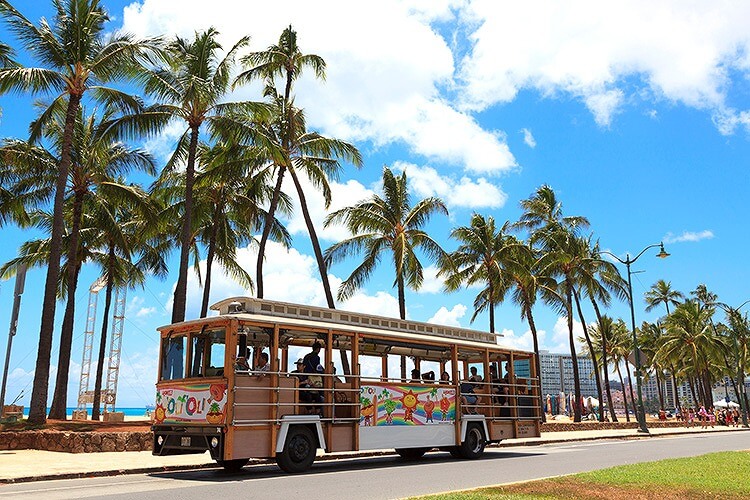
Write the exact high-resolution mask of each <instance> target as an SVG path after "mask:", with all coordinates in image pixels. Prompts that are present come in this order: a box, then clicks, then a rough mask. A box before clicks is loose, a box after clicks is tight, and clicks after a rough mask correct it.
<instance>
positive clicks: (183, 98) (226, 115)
mask: <svg viewBox="0 0 750 500" xmlns="http://www.w3.org/2000/svg"><path fill="white" fill-rule="evenodd" d="M218 36H219V33H218V31H216V30H215V29H214V28H209V29H207V30H206V31H203V32H200V33H198V32H196V33H195V35H194V37H193V38H192V39H184V38H180V37H176V38H175V39H174V40H173V41H172V42H171V43H169V44H168V46H167V65H166V66H164V67H158V68H156V69H153V70H151V71H149V72H148V73H145V74H143V75H142V77H141V82H142V83H143V85H144V87H145V89H146V93H148V94H149V95H151V96H152V97H153V98H154V99H155V100H156V101H157V104H155V105H154V106H151V107H150V108H149V110H148V112H146V113H139V114H137V115H131V116H128V117H125V118H123V119H121V120H119V121H116V122H114V123H113V124H112V127H111V130H112V131H113V132H112V133H115V132H114V131H117V133H119V134H135V133H137V132H139V130H138V129H135V128H134V126H135V125H138V124H140V126H141V127H143V126H144V124H146V123H148V124H149V125H148V126H149V127H150V128H151V129H152V130H157V129H159V128H160V127H163V126H164V125H166V124H167V123H170V122H179V123H184V124H185V125H186V129H185V131H184V132H183V134H182V135H181V136H180V138H179V140H178V141H177V147H176V149H175V151H174V153H173V154H172V156H171V157H170V159H169V160H168V162H167V164H166V165H165V168H164V170H163V173H164V174H168V173H171V172H172V171H173V170H174V169H176V168H179V167H182V166H183V165H184V167H185V170H184V176H185V184H184V185H185V193H184V200H185V201H184V210H183V216H182V221H181V233H180V240H179V241H180V265H179V271H178V276H177V285H176V287H175V291H174V305H173V308H172V322H173V323H177V322H180V321H183V320H184V319H185V306H186V298H187V272H188V265H189V256H190V248H191V232H192V227H193V222H192V219H193V185H194V183H195V175H196V154H197V152H198V142H199V139H200V134H201V132H202V131H204V130H205V131H206V132H207V133H208V134H209V135H210V136H212V137H216V136H217V135H219V134H222V135H223V137H231V136H232V134H231V131H232V130H233V129H234V128H236V126H237V123H235V119H236V118H235V116H236V115H241V114H245V113H250V112H259V110H260V108H261V107H260V106H258V105H257V104H256V103H252V102H249V101H245V102H225V101H224V100H225V98H226V97H227V95H228V94H229V92H230V91H231V75H232V71H233V68H234V66H235V56H236V54H237V51H239V50H240V49H242V48H243V47H245V46H246V45H247V43H248V41H249V38H248V37H243V38H241V39H240V40H239V41H238V42H237V43H235V44H234V46H232V47H231V48H230V49H229V51H227V53H226V54H225V55H224V57H223V58H221V59H220V58H219V54H220V53H221V51H222V46H221V45H220V44H219V43H218V41H217V38H218Z"/></svg>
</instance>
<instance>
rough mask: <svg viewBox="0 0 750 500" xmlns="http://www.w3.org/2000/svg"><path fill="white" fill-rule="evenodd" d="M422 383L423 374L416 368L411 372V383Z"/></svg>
mask: <svg viewBox="0 0 750 500" xmlns="http://www.w3.org/2000/svg"><path fill="white" fill-rule="evenodd" d="M421 381H422V374H421V373H420V372H419V370H418V369H417V368H414V369H413V370H412V371H411V380H409V382H421Z"/></svg>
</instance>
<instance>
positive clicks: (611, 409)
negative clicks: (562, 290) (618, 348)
mask: <svg viewBox="0 0 750 500" xmlns="http://www.w3.org/2000/svg"><path fill="white" fill-rule="evenodd" d="M589 299H590V300H591V305H592V306H594V313H595V314H596V321H597V323H599V327H600V328H601V325H602V313H601V311H600V310H599V304H597V303H596V301H595V300H594V298H593V297H591V296H589ZM602 372H603V373H604V391H605V392H606V393H607V403H608V404H609V413H610V414H611V415H612V422H617V415H615V407H614V405H613V404H612V389H611V388H610V386H609V361H608V360H607V336H606V335H604V334H602ZM599 410H600V412H599V413H600V415H599V418H600V419H601V420H600V421H601V422H604V404H600V407H599Z"/></svg>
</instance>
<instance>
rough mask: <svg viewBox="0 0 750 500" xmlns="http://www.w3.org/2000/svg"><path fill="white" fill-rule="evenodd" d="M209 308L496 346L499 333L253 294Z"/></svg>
mask: <svg viewBox="0 0 750 500" xmlns="http://www.w3.org/2000/svg"><path fill="white" fill-rule="evenodd" d="M211 309H212V310H214V311H218V312H219V314H220V315H224V314H241V313H249V314H254V315H264V316H272V317H274V318H292V319H297V320H305V321H310V322H314V323H316V322H319V323H328V324H329V326H330V324H334V325H336V326H337V327H339V328H340V327H342V326H344V325H346V326H353V327H357V328H367V327H370V328H374V329H377V330H381V331H382V330H387V331H390V332H401V333H410V334H417V335H419V334H422V335H430V336H435V337H444V338H449V339H452V340H470V341H474V342H481V343H486V344H492V345H497V339H498V337H502V335H499V334H495V333H489V332H482V331H479V330H470V329H468V328H459V327H454V326H444V325H433V324H431V323H423V322H421V321H410V320H402V319H398V318H388V317H385V316H375V315H372V314H362V313H356V312H350V311H341V310H338V309H328V308H325V307H315V306H307V305H300V304H292V303H288V302H278V301H274V300H265V299H258V298H255V297H231V298H228V299H225V300H222V301H219V302H217V303H216V304H214V305H212V306H211Z"/></svg>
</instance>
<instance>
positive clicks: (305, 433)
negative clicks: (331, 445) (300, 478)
mask: <svg viewBox="0 0 750 500" xmlns="http://www.w3.org/2000/svg"><path fill="white" fill-rule="evenodd" d="M316 450H317V446H316V444H315V436H313V433H312V432H311V431H310V429H308V428H307V427H303V426H300V425H295V426H293V427H290V428H289V433H288V434H287V435H286V442H285V443H284V451H282V452H281V453H279V454H278V455H276V463H277V464H278V465H279V467H281V470H283V471H284V472H291V473H296V472H303V471H306V470H307V469H309V468H310V467H311V466H312V463H313V461H314V460H315V452H316Z"/></svg>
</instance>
